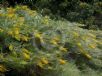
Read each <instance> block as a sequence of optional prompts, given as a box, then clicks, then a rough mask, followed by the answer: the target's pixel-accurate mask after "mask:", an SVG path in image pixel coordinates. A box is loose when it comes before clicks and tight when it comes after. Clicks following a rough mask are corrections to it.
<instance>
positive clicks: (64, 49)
mask: <svg viewBox="0 0 102 76" xmlns="http://www.w3.org/2000/svg"><path fill="white" fill-rule="evenodd" d="M59 49H60V50H61V51H64V52H67V48H64V47H62V46H61V47H59Z"/></svg>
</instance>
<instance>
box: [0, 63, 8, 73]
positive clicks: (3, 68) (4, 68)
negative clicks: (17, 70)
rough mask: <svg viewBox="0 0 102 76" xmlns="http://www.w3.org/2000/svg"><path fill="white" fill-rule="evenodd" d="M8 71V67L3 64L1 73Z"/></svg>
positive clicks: (0, 66) (0, 67) (0, 68)
mask: <svg viewBox="0 0 102 76" xmlns="http://www.w3.org/2000/svg"><path fill="white" fill-rule="evenodd" d="M6 71H7V69H6V67H5V66H4V65H2V64H0V72H2V73H3V72H6Z"/></svg>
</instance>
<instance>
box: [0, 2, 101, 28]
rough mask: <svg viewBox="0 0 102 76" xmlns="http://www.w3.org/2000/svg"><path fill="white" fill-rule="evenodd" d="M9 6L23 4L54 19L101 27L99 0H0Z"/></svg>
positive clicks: (89, 26)
mask: <svg viewBox="0 0 102 76" xmlns="http://www.w3.org/2000/svg"><path fill="white" fill-rule="evenodd" d="M1 1H7V2H8V5H9V6H14V5H16V4H25V5H28V6H30V7H31V8H32V9H37V10H39V11H40V12H41V13H42V14H43V15H50V16H51V17H52V18H56V19H61V18H64V19H67V20H69V21H72V22H78V23H82V24H86V27H84V28H87V29H89V28H91V29H96V28H98V27H99V28H100V29H101V28H102V21H101V20H102V1H101V0H1Z"/></svg>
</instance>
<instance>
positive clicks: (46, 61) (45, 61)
mask: <svg viewBox="0 0 102 76" xmlns="http://www.w3.org/2000/svg"><path fill="white" fill-rule="evenodd" d="M41 62H42V63H43V64H48V63H49V62H48V60H47V59H46V58H42V59H41Z"/></svg>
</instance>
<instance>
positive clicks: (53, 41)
mask: <svg viewBox="0 0 102 76" xmlns="http://www.w3.org/2000/svg"><path fill="white" fill-rule="evenodd" d="M50 42H51V43H52V44H54V45H58V44H57V42H56V41H55V40H51V41H50Z"/></svg>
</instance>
